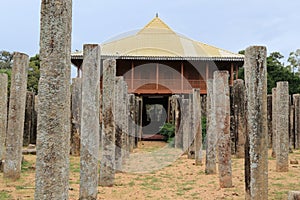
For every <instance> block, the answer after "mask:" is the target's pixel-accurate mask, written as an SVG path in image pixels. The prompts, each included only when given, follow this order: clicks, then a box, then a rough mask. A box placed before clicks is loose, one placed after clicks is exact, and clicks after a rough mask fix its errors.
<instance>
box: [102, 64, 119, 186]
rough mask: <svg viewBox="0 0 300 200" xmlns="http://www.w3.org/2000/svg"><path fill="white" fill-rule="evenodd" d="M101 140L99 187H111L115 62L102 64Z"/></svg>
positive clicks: (113, 161)
mask: <svg viewBox="0 0 300 200" xmlns="http://www.w3.org/2000/svg"><path fill="white" fill-rule="evenodd" d="M103 66H104V68H103V134H102V136H103V138H102V160H101V162H100V163H101V167H100V185H101V186H113V185H114V180H115V130H116V129H115V102H114V101H115V79H116V78H115V76H116V60H105V61H104V62H103Z"/></svg>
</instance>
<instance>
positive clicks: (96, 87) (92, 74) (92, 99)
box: [79, 44, 113, 199]
mask: <svg viewBox="0 0 300 200" xmlns="http://www.w3.org/2000/svg"><path fill="white" fill-rule="evenodd" d="M104 75H105V74H104ZM81 86H82V88H81V89H82V97H81V116H80V117H81V126H80V128H81V131H80V194H79V195H80V199H97V194H98V164H99V154H100V152H99V137H100V135H99V111H100V110H99V98H100V46H99V45H97V44H86V45H84V46H83V73H82V85H81ZM104 90H105V87H104ZM112 96H113V94H112ZM104 140H105V139H104Z"/></svg>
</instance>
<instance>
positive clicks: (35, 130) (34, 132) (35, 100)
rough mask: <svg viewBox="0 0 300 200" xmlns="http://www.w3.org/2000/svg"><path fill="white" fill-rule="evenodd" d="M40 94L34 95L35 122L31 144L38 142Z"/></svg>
mask: <svg viewBox="0 0 300 200" xmlns="http://www.w3.org/2000/svg"><path fill="white" fill-rule="evenodd" d="M38 99H39V98H38V95H35V96H34V115H33V116H34V119H33V121H34V123H33V131H32V135H31V136H30V144H36V138H37V113H38V112H37V108H38Z"/></svg>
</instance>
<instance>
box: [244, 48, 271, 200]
mask: <svg viewBox="0 0 300 200" xmlns="http://www.w3.org/2000/svg"><path fill="white" fill-rule="evenodd" d="M266 58H267V50H266V47H262V46H251V47H249V48H247V49H246V51H245V64H244V67H245V85H246V96H247V133H246V135H247V140H246V155H245V182H246V196H245V197H246V199H251V200H261V199H268V125H267V65H266V64H267V63H266Z"/></svg>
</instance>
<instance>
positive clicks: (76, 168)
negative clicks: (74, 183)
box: [70, 162, 80, 173]
mask: <svg viewBox="0 0 300 200" xmlns="http://www.w3.org/2000/svg"><path fill="white" fill-rule="evenodd" d="M70 171H71V172H74V173H80V164H79V163H74V162H71V164H70Z"/></svg>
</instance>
